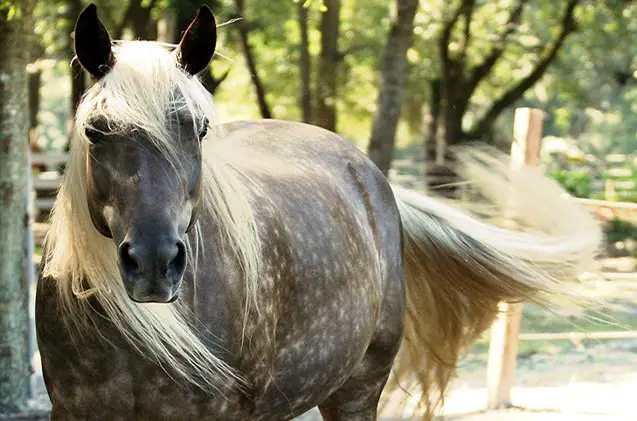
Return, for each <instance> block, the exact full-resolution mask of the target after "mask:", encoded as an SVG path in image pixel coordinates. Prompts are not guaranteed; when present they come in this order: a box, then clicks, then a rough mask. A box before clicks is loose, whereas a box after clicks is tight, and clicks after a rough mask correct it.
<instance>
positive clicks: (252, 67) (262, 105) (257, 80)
mask: <svg viewBox="0 0 637 421" xmlns="http://www.w3.org/2000/svg"><path fill="white" fill-rule="evenodd" d="M235 6H236V7H237V12H238V13H239V15H240V16H242V17H244V20H241V21H239V22H238V25H237V27H238V29H239V45H240V47H241V51H242V52H243V56H244V58H245V60H246V64H247V66H248V71H249V72H250V76H251V77H252V84H253V85H254V90H255V92H256V94H257V102H258V104H259V111H260V112H261V117H263V118H272V111H270V105H268V101H267V99H266V97H265V87H264V85H263V81H262V80H261V77H260V76H259V72H258V71H257V60H256V57H255V56H254V51H252V45H250V39H249V32H250V30H249V28H248V23H247V22H246V21H245V0H235Z"/></svg>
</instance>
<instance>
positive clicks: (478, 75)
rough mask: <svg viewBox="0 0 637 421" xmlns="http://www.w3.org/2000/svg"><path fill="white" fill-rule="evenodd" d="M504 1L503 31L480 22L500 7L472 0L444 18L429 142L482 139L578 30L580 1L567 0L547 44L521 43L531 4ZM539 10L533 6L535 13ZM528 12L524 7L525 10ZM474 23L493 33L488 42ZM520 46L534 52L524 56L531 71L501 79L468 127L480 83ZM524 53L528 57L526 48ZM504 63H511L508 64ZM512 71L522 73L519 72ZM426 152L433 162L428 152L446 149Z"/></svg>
mask: <svg viewBox="0 0 637 421" xmlns="http://www.w3.org/2000/svg"><path fill="white" fill-rule="evenodd" d="M494 3H496V2H494ZM506 3H507V6H508V7H507V10H508V12H507V13H508V16H507V18H506V21H505V24H504V25H501V26H502V28H503V29H501V30H498V29H496V28H493V29H491V28H489V27H488V25H486V24H485V23H484V22H479V21H481V20H483V19H491V20H493V19H494V17H493V12H497V13H498V14H499V15H501V14H502V13H504V10H493V12H491V13H486V12H485V10H482V9H485V8H489V7H494V6H493V4H492V3H477V2H476V1H475V0H461V1H460V2H459V3H457V6H456V7H455V8H452V9H451V13H450V17H448V18H447V19H446V20H444V22H443V24H442V29H441V33H440V36H439V40H438V50H439V56H440V75H439V77H438V78H434V80H433V82H432V84H431V86H432V92H433V95H432V99H434V100H435V102H434V103H432V104H431V107H430V108H431V110H432V116H431V121H432V123H431V125H430V130H429V137H428V139H427V142H428V143H429V145H434V144H436V145H442V146H443V148H447V147H448V146H451V145H455V144H458V143H462V142H464V141H467V140H477V139H485V138H486V137H487V136H488V135H489V134H490V132H491V130H492V128H493V125H494V123H495V121H496V119H497V118H498V116H500V114H501V113H502V112H503V111H504V110H506V109H507V108H508V107H510V106H512V105H513V104H515V103H516V101H518V100H519V99H520V98H522V96H523V95H524V93H525V92H526V91H527V90H528V89H530V88H531V87H532V86H533V85H534V84H535V83H537V82H538V81H539V80H540V79H541V78H542V76H543V75H544V74H545V73H546V71H547V69H548V68H549V66H550V65H551V64H552V63H553V62H554V61H555V59H556V58H557V56H558V52H559V51H560V50H561V49H562V47H563V45H564V42H565V40H566V38H567V37H568V36H569V35H570V34H571V33H572V32H573V31H575V29H576V25H575V17H574V13H575V10H576V8H577V6H578V4H579V3H580V0H565V1H562V2H559V6H560V7H561V9H562V10H561V13H560V17H559V25H558V30H557V34H556V35H555V36H554V37H553V40H551V41H548V42H547V43H546V44H544V45H547V46H546V47H545V46H544V45H542V43H540V44H539V45H530V46H524V45H523V44H524V42H525V37H526V38H529V37H530V34H528V33H524V31H523V28H528V27H531V25H529V24H528V23H527V24H525V25H523V24H522V17H523V15H524V12H525V10H526V9H530V7H531V6H530V3H531V2H530V1H529V0H516V1H514V2H513V4H510V3H511V2H510V1H509V2H506ZM536 7H537V6H536ZM547 9H549V10H550V9H551V5H548V7H547ZM538 11H539V10H535V12H538ZM532 12H533V11H531V10H528V13H529V14H531V13H532ZM480 23H482V25H480ZM478 27H481V28H482V29H483V30H484V28H485V27H486V28H487V31H488V32H491V33H490V34H489V38H491V39H492V41H491V42H484V41H482V40H480V39H479V37H477V36H476V35H477V34H476V33H475V32H476V29H475V28H478ZM476 38H478V39H476ZM475 44H478V45H475ZM520 46H522V48H525V49H526V50H530V51H531V52H532V55H533V59H532V60H531V61H530V62H529V61H528V60H525V61H526V63H525V64H528V66H527V67H529V70H528V71H526V72H524V73H525V74H524V76H522V77H519V78H515V77H511V75H510V74H509V75H507V76H508V77H507V79H508V80H506V81H505V82H504V83H505V85H506V86H505V88H504V89H501V88H500V89H497V90H496V91H497V92H494V93H492V95H493V96H492V99H491V100H490V104H488V105H486V106H485V107H484V108H485V109H486V111H485V112H482V113H480V114H481V116H480V117H479V118H478V117H476V118H474V120H475V121H474V122H473V123H472V124H470V125H469V127H467V124H465V122H466V117H467V112H468V110H469V109H470V107H471V106H472V100H474V96H475V94H476V92H477V91H478V88H479V86H480V85H482V84H489V83H493V80H494V79H496V75H495V73H496V71H497V68H498V65H499V64H501V63H502V62H504V60H503V57H506V56H507V51H508V50H514V49H516V48H518V49H519V48H520ZM485 47H486V48H485ZM526 54H527V55H528V52H527V53H526ZM509 59H510V57H509ZM508 67H509V68H510V67H511V65H510V63H509V64H508ZM516 70H517V69H516ZM515 73H520V72H519V70H518V71H517V72H515ZM476 114H477V113H476ZM439 128H442V130H439ZM439 137H442V139H440V138H439ZM440 140H442V141H440ZM426 150H427V151H428V154H427V155H428V156H427V157H426V160H427V162H429V163H431V162H433V161H434V160H435V156H432V151H435V150H437V155H438V156H441V155H444V150H443V151H440V150H438V148H434V147H433V146H432V147H428V148H426ZM430 168H434V170H435V166H432V165H430Z"/></svg>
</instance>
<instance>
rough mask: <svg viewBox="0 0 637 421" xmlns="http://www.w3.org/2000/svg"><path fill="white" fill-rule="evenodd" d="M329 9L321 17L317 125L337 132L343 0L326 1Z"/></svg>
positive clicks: (324, 2)
mask: <svg viewBox="0 0 637 421" xmlns="http://www.w3.org/2000/svg"><path fill="white" fill-rule="evenodd" d="M323 4H324V5H325V7H326V8H327V9H326V10H325V11H323V13H322V15H321V28H320V30H321V53H320V55H319V70H318V80H317V85H316V97H317V98H316V101H317V104H316V113H315V122H314V123H315V124H316V125H318V126H321V127H323V128H325V129H328V130H332V131H336V98H337V94H336V90H337V84H338V78H337V76H338V63H339V61H340V52H339V49H338V38H339V36H340V33H339V31H340V16H341V0H324V1H323Z"/></svg>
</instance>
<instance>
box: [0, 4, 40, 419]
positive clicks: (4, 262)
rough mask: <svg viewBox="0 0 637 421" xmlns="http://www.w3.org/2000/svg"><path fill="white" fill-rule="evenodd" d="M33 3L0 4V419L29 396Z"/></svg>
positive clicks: (24, 401) (20, 406)
mask: <svg viewBox="0 0 637 421" xmlns="http://www.w3.org/2000/svg"><path fill="white" fill-rule="evenodd" d="M34 6H35V2H34V1H33V0H22V1H20V2H15V3H12V2H3V3H1V4H0V43H2V48H1V49H0V74H2V75H5V77H2V78H0V238H2V241H0V256H2V258H0V367H2V369H1V370H0V413H11V412H18V411H20V410H22V409H24V406H25V405H26V402H27V399H28V398H29V393H30V390H29V388H30V386H29V385H30V377H29V376H30V374H31V373H30V364H29V357H30V356H29V339H28V338H29V333H28V329H29V307H28V285H26V282H25V280H24V278H23V276H22V272H23V264H24V263H25V258H28V259H29V260H28V262H29V263H30V258H31V256H25V255H24V229H25V212H26V193H25V190H26V189H25V186H26V175H27V171H28V170H29V169H28V168H27V153H28V152H27V151H28V145H29V143H28V133H27V128H28V116H27V110H28V108H27V105H28V101H27V92H26V88H27V73H26V64H27V61H28V53H29V48H25V47H26V46H28V40H29V35H30V34H29V33H30V31H31V30H32V28H33V26H32V23H31V21H30V20H31V16H32V15H33V9H34Z"/></svg>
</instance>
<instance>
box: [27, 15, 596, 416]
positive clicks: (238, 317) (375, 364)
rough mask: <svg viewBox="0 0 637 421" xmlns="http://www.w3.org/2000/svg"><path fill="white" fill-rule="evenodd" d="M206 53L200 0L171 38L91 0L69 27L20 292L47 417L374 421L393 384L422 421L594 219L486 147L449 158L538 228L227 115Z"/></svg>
mask: <svg viewBox="0 0 637 421" xmlns="http://www.w3.org/2000/svg"><path fill="white" fill-rule="evenodd" d="M215 48H216V24H215V18H214V16H213V14H212V12H211V11H210V9H208V8H207V7H202V8H200V9H199V10H198V12H197V14H196V16H195V17H194V18H193V20H192V22H191V24H190V26H189V27H188V28H187V30H186V31H185V32H184V34H183V37H182V38H181V40H180V42H179V44H178V45H176V46H175V45H172V46H171V45H165V44H161V43H157V42H150V41H141V40H135V41H113V40H111V38H110V36H109V34H108V31H107V30H106V28H105V27H104V25H103V24H102V22H101V21H100V19H99V17H98V14H97V8H96V6H94V5H89V6H87V7H86V8H85V9H84V10H83V11H82V13H81V14H80V16H79V17H78V19H77V21H76V27H75V52H76V58H75V59H77V60H78V61H79V62H80V63H81V65H82V66H83V68H84V69H85V70H86V71H87V72H88V73H90V75H91V76H92V78H93V80H94V83H93V85H92V87H91V88H90V89H89V90H88V91H87V92H86V94H85V95H84V97H83V98H82V101H81V103H80V104H79V107H78V110H77V113H76V116H75V124H74V135H73V141H72V145H71V149H70V156H69V162H68V166H67V170H66V173H65V176H64V181H63V185H62V187H61V188H60V190H59V192H58V195H57V198H56V202H55V206H54V210H53V212H52V216H51V221H50V222H51V226H50V231H49V233H48V235H47V238H46V241H45V246H44V251H43V259H42V266H41V270H40V277H39V279H38V287H37V296H36V302H37V304H36V328H37V336H38V346H39V350H40V354H41V360H42V369H43V376H44V380H45V384H46V389H47V392H48V394H49V397H50V399H51V403H52V410H51V419H52V420H54V421H58V420H64V421H72V420H92V421H100V420H123V421H129V420H131V421H132V420H135V421H143V420H153V421H162V420H171V421H175V420H188V421H192V420H289V419H292V418H294V417H296V416H299V415H300V414H303V413H304V412H306V411H308V410H310V409H312V408H314V407H317V406H318V408H319V410H320V413H321V415H322V417H323V418H324V419H325V420H331V421H355V420H356V421H358V420H373V419H376V417H377V413H378V405H379V399H380V397H381V394H382V393H383V391H384V389H392V388H395V387H400V386H401V382H402V384H405V383H404V382H415V384H417V385H419V387H420V388H421V392H422V405H423V414H424V415H423V416H424V417H425V418H426V419H431V418H432V416H433V414H434V413H435V412H436V411H437V410H438V409H439V408H440V405H441V402H442V398H443V396H444V391H445V387H446V386H447V384H448V382H449V381H450V379H451V378H452V376H453V373H454V368H455V365H456V362H457V360H458V358H459V353H460V351H461V349H463V347H465V346H467V345H468V344H470V343H471V342H472V341H474V340H475V339H476V337H477V336H478V335H479V334H480V333H481V332H483V331H484V330H485V329H486V328H487V327H488V326H489V324H490V323H491V321H492V320H493V319H494V318H495V317H496V315H497V313H498V303H499V302H501V301H514V300H530V301H533V302H538V303H543V304H546V303H552V302H553V300H554V298H555V299H556V300H557V298H556V297H564V296H566V294H567V293H568V291H566V289H567V288H565V287H564V285H565V283H564V279H568V278H569V277H571V276H572V274H573V273H575V272H576V271H577V270H580V269H581V267H582V264H586V263H587V262H588V261H590V260H592V256H593V254H594V252H595V249H596V247H597V244H598V242H599V241H600V239H599V230H598V228H597V225H596V224H595V222H594V221H593V219H592V218H591V216H590V215H589V214H588V213H587V212H586V211H584V210H582V209H581V208H580V207H579V206H578V205H577V204H576V203H575V202H574V201H573V200H571V198H570V197H568V196H565V195H564V192H563V191H562V190H561V189H560V188H559V187H558V186H557V185H556V184H555V183H553V182H551V181H550V180H548V179H546V178H544V176H543V175H542V174H541V172H540V171H535V172H533V171H531V172H524V171H521V172H511V171H509V170H508V167H507V164H506V162H503V161H502V160H501V159H500V157H498V156H496V155H493V154H491V153H490V152H489V151H485V150H482V149H479V148H478V149H476V148H473V149H471V148H469V149H465V150H459V151H457V156H458V162H459V165H458V168H462V169H464V170H466V174H470V175H471V177H472V180H476V182H477V181H480V180H482V181H483V182H484V183H485V184H484V185H485V187H487V188H485V189H484V190H485V192H486V193H485V194H491V195H492V196H493V203H495V204H502V206H504V205H506V203H508V202H507V201H508V200H509V199H507V198H510V196H511V194H510V193H511V192H510V190H511V186H513V185H514V181H515V180H514V179H515V178H516V177H517V184H515V186H516V192H517V193H516V195H515V196H516V204H517V205H519V206H518V207H517V208H516V209H517V210H516V217H519V218H521V220H524V221H526V222H528V223H529V227H531V226H532V227H533V229H531V228H529V229H513V228H502V227H500V226H499V225H498V224H496V223H495V222H493V221H487V220H483V219H481V218H480V217H478V216H476V215H474V214H473V213H472V212H470V211H469V210H464V209H460V208H459V207H457V206H454V205H452V204H448V203H445V202H444V200H443V199H440V198H434V197H432V196H428V195H424V194H420V193H416V192H413V191H409V190H405V189H401V188H399V187H397V186H394V185H392V184H390V183H389V182H388V180H387V178H386V177H385V176H384V175H383V173H382V172H381V171H380V170H379V169H378V168H377V167H376V166H375V165H374V164H373V163H372V162H371V161H370V160H369V159H368V157H367V156H366V155H365V154H364V153H363V152H361V151H360V150H359V149H358V148H357V147H355V146H354V145H353V144H351V143H350V142H348V141H346V140H344V139H343V138H341V137H340V136H338V135H337V134H335V133H333V132H330V131H327V130H324V129H322V128H318V127H315V126H312V125H308V124H303V123H296V122H290V121H281V120H254V121H235V122H230V123H223V124H222V123H221V122H220V121H219V119H218V117H217V115H216V111H215V106H214V102H213V100H212V97H211V95H210V94H209V93H208V92H207V91H206V89H205V88H204V87H203V85H202V84H201V82H200V80H199V75H200V73H201V72H202V71H203V70H204V69H206V68H207V66H208V65H209V62H210V60H211V58H212V56H213V54H214V51H215ZM463 174H465V173H463ZM516 174H517V175H516ZM498 198H499V199H498ZM498 206H499V205H498ZM388 379H389V380H391V381H388ZM386 391H387V390H385V392H386Z"/></svg>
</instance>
